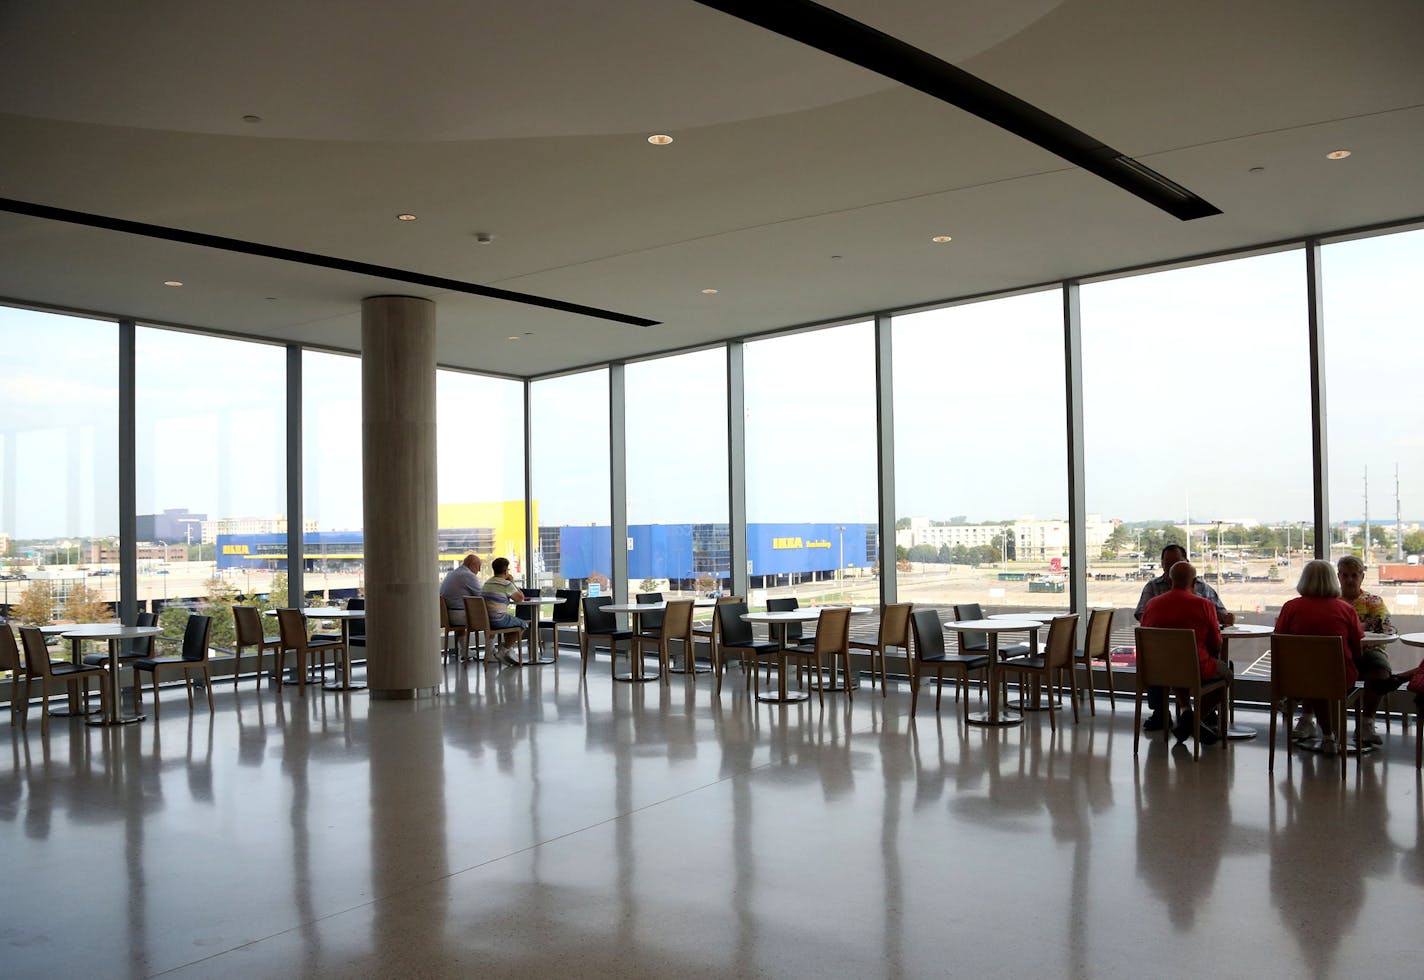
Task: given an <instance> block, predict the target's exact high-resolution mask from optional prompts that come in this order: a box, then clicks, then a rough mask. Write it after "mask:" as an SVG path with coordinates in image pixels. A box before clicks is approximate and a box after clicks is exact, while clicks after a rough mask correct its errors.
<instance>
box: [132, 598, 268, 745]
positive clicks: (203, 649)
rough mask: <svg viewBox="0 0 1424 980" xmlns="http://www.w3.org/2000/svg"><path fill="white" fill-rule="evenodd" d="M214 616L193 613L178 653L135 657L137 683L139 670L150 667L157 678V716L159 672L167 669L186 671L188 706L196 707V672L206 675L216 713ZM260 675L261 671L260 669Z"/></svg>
mask: <svg viewBox="0 0 1424 980" xmlns="http://www.w3.org/2000/svg"><path fill="white" fill-rule="evenodd" d="M212 626H213V620H212V617H211V616H189V617H188V623H187V625H186V626H185V627H184V628H183V647H182V652H181V653H180V654H179V655H178V656H176V657H154V656H148V657H140V658H138V659H137V660H135V661H133V669H134V686H135V687H137V686H138V674H139V672H140V671H146V672H147V673H148V674H149V675H150V676H151V677H152V678H153V717H154V719H155V720H157V718H158V675H159V672H160V671H163V670H166V669H170V668H171V669H176V670H181V671H182V672H183V680H184V681H185V682H186V685H187V688H188V710H189V711H192V710H193V675H194V674H195V673H201V674H202V675H203V690H205V691H207V692H208V713H209V714H212V713H213V677H212V674H211V673H210V671H209V661H208V654H209V650H208V637H209V636H210V635H211V633H212ZM258 673H259V675H260V673H261V672H260V671H259V672H258Z"/></svg>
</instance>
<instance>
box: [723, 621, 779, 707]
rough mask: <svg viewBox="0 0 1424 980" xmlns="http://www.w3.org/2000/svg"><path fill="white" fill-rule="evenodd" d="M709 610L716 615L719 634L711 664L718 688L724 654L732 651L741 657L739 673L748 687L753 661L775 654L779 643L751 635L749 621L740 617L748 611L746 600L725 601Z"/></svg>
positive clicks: (753, 668) (724, 664)
mask: <svg viewBox="0 0 1424 980" xmlns="http://www.w3.org/2000/svg"><path fill="white" fill-rule="evenodd" d="M712 613H713V615H714V616H716V617H717V632H718V633H719V634H720V636H721V639H720V640H719V641H718V643H717V648H716V650H715V652H714V654H713V656H714V657H715V662H714V663H713V664H712V672H713V673H714V674H716V675H717V690H719V691H720V690H721V689H722V674H723V672H724V670H725V668H726V665H727V654H728V653H733V652H735V653H737V654H738V655H739V657H740V660H741V664H742V673H743V674H745V675H746V680H747V689H748V690H750V689H751V685H752V671H754V670H756V661H757V660H758V659H759V658H761V657H764V656H770V655H772V654H775V653H777V652H778V651H779V650H780V649H781V644H780V643H777V642H776V641H774V640H758V639H757V638H756V637H755V636H753V635H752V624H751V623H748V622H747V621H746V620H744V619H742V617H743V616H745V615H746V614H747V604H746V603H745V602H724V603H721V604H720V605H718V606H717V608H716V609H714V610H713V611H712ZM748 655H750V656H751V660H752V663H751V664H750V665H748V663H747V656H748Z"/></svg>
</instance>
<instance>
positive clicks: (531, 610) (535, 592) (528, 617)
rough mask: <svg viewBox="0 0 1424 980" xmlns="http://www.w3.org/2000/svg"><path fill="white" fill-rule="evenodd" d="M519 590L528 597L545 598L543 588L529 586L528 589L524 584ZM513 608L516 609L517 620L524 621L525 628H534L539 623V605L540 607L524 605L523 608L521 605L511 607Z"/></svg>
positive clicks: (515, 616)
mask: <svg viewBox="0 0 1424 980" xmlns="http://www.w3.org/2000/svg"><path fill="white" fill-rule="evenodd" d="M519 591H520V592H521V593H523V594H524V598H526V599H542V598H543V595H542V592H543V590H542V589H538V588H528V589H526V588H524V587H523V586H521V587H520V589H519ZM511 608H512V609H513V610H514V618H515V619H517V620H519V621H520V622H522V623H523V624H524V628H525V629H526V630H532V629H534V628H535V624H536V623H538V621H539V607H538V606H525V607H523V608H522V609H521V608H520V607H519V606H513V607H511Z"/></svg>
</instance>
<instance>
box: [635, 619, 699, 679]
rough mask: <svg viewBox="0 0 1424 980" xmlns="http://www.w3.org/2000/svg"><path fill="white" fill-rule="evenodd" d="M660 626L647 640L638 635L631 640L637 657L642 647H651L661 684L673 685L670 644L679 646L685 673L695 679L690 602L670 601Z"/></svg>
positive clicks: (644, 636) (695, 658)
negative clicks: (653, 650) (653, 648)
mask: <svg viewBox="0 0 1424 980" xmlns="http://www.w3.org/2000/svg"><path fill="white" fill-rule="evenodd" d="M662 618H663V621H662V625H661V626H660V627H659V629H658V634H657V636H648V635H647V634H646V633H640V634H639V635H638V636H636V637H634V638H633V646H634V653H633V655H634V656H636V657H641V656H642V655H643V645H644V644H646V643H651V644H652V645H653V646H654V647H656V648H657V651H658V669H659V670H661V671H662V673H663V683H664V684H670V683H672V671H671V667H672V651H671V649H670V646H671V644H672V642H673V641H677V642H679V643H681V644H682V656H683V660H684V666H685V667H686V668H687V672H688V673H689V674H692V675H693V676H694V677H695V676H696V667H697V657H696V653H695V651H694V650H693V642H694V641H693V638H692V600H691V599H669V600H668V604H667V608H666V609H665V610H664V611H663V617H662Z"/></svg>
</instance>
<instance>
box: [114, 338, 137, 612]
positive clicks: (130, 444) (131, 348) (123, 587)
mask: <svg viewBox="0 0 1424 980" xmlns="http://www.w3.org/2000/svg"><path fill="white" fill-rule="evenodd" d="M137 350H138V326H137V325H136V324H135V323H134V321H132V320H120V321H119V474H118V476H119V622H121V623H132V622H134V621H135V620H134V617H135V616H137V615H138V460H137V452H136V450H137V442H136V439H137V437H136V435H135V433H136V430H137V427H138V402H137V391H138V376H137V372H138V360H137V358H138V353H137Z"/></svg>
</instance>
